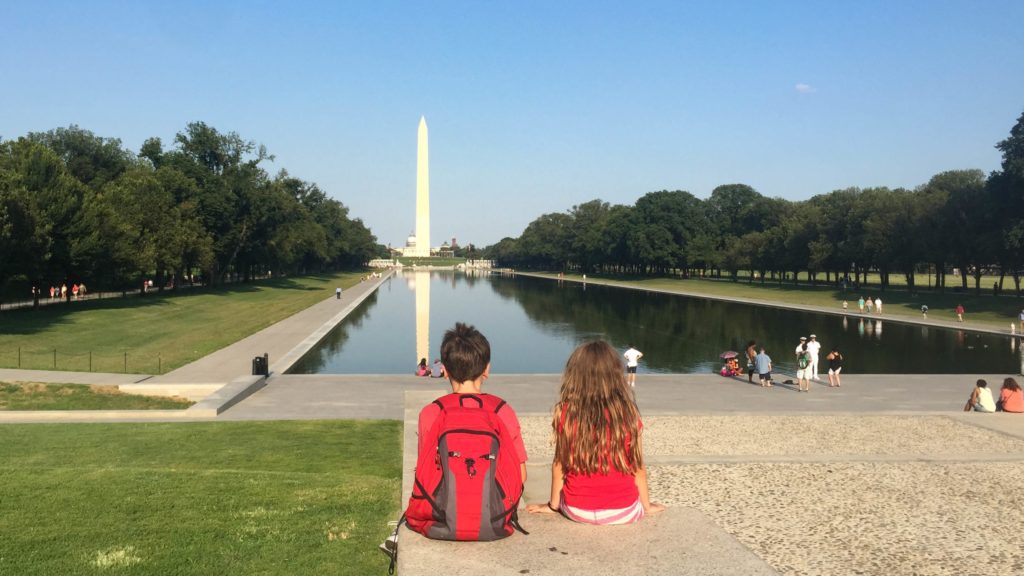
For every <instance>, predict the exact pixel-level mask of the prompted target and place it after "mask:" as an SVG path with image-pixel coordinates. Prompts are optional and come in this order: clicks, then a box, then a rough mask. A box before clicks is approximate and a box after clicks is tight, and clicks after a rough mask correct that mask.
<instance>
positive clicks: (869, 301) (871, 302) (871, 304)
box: [864, 296, 875, 314]
mask: <svg viewBox="0 0 1024 576" xmlns="http://www.w3.org/2000/svg"><path fill="white" fill-rule="evenodd" d="M864 305H865V306H867V308H868V314H871V312H872V310H871V309H872V308H873V307H874V306H875V301H874V300H872V299H871V297H870V296H868V299H867V300H865V301H864Z"/></svg>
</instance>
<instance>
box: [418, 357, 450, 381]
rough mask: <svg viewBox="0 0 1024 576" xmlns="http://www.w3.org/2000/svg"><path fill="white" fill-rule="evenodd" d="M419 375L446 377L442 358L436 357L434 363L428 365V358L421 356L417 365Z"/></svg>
mask: <svg viewBox="0 0 1024 576" xmlns="http://www.w3.org/2000/svg"><path fill="white" fill-rule="evenodd" d="M416 375H417V376H429V377H431V378H444V376H445V373H444V364H442V363H441V359H440V358H434V363H433V364H431V365H430V366H427V359H426V358H420V363H419V364H417V365H416Z"/></svg>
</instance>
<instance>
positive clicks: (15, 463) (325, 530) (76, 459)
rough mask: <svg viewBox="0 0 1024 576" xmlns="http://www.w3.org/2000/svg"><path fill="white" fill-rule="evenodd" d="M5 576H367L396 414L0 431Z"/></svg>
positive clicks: (1, 569)
mask: <svg viewBox="0 0 1024 576" xmlns="http://www.w3.org/2000/svg"><path fill="white" fill-rule="evenodd" d="M0 433H2V434H3V438H4V441H3V442H0V483H2V485H3V487H4V488H3V497H2V498H0V534H3V537H2V538H0V574H19V575H21V576H33V575H50V574H111V573H116V574H128V575H130V574H160V575H175V574H189V575H191V574H195V575H207V574H225V575H232V574H239V575H242V574H246V575H248V574H268V575H269V574H281V575H291V574H354V575H364V574H374V573H378V574H379V573H383V572H384V571H385V570H386V566H387V563H386V558H385V557H384V555H383V554H381V553H380V552H378V551H377V550H376V546H377V544H378V543H380V542H381V541H382V540H383V538H384V537H385V536H386V535H387V527H386V525H385V522H386V520H387V519H393V518H396V517H397V516H396V515H397V513H398V512H399V502H398V494H399V488H400V484H401V464H400V460H401V438H400V435H401V423H400V422H397V421H374V422H369V421H355V422H353V421H301V422H217V423H196V424H182V423H175V424H59V425H48V424H46V425H5V426H3V427H0Z"/></svg>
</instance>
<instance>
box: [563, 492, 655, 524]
mask: <svg viewBox="0 0 1024 576" xmlns="http://www.w3.org/2000/svg"><path fill="white" fill-rule="evenodd" d="M559 508H560V509H561V511H562V514H564V515H565V517H566V518H568V519H569V520H572V521H574V522H581V523H583V524H597V525H602V526H604V525H612V524H632V523H634V522H639V521H640V519H641V518H643V517H644V507H643V505H642V504H640V500H637V501H636V502H634V503H633V504H632V505H631V506H627V507H625V508H615V509H609V510H588V509H586V508H576V507H574V506H569V505H567V504H566V503H565V498H564V497H563V498H562V503H561V506H560V507H559Z"/></svg>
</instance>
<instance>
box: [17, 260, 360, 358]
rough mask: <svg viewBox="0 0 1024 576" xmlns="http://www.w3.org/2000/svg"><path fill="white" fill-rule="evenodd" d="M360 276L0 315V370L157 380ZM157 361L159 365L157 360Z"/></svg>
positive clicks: (232, 287)
mask: <svg viewBox="0 0 1024 576" xmlns="http://www.w3.org/2000/svg"><path fill="white" fill-rule="evenodd" d="M362 275H363V273H360V272H352V273H345V274H337V275H325V276H305V277H296V278H280V279H274V280H267V281H260V282H255V283H252V284H245V285H239V284H233V285H230V286H226V287H222V288H216V289H209V290H202V291H195V292H193V291H191V290H185V291H182V292H180V293H177V294H175V293H170V292H165V293H163V294H149V295H147V296H145V297H141V298H140V297H127V298H113V299H109V300H90V301H86V302H73V303H71V304H67V305H58V306H44V307H42V308H40V309H39V310H31V309H23V310H14V311H9V312H4V313H3V314H0V367H2V368H16V367H18V349H19V347H20V348H21V367H22V368H27V369H52V368H53V350H54V349H56V350H57V369H59V370H80V371H87V370H89V353H90V351H91V352H92V370H93V371H96V372H121V371H123V370H124V363H125V358H124V354H125V353H127V354H128V372H136V373H158V368H159V372H160V373H162V372H167V371H168V370H173V369H174V368H177V367H179V366H182V365H184V364H187V363H189V362H192V361H194V360H197V359H199V358H202V357H203V356H206V355H207V354H209V353H210V352H213V351H215V350H218V349H220V348H223V347H224V346H227V345H229V344H231V343H233V342H236V341H238V340H240V339H242V338H244V337H246V336H248V335H250V334H253V333H255V332H258V331H259V330H262V329H263V328H266V327H267V326H270V325H271V324H273V323H275V322H277V321H279V320H282V319H284V318H287V317H288V316H290V315H292V314H295V313H296V312H298V311H300V310H303V309H305V308H308V307H309V306H311V305H313V304H315V303H317V302H319V301H320V300H323V299H324V298H328V297H330V296H331V295H332V294H333V293H334V289H335V287H337V286H342V287H343V288H347V287H349V286H352V285H355V284H357V283H358V282H359V279H360V277H361V276H362ZM158 359H159V360H158Z"/></svg>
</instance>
